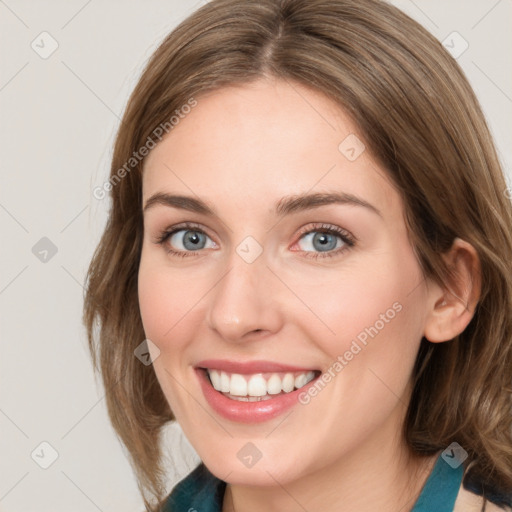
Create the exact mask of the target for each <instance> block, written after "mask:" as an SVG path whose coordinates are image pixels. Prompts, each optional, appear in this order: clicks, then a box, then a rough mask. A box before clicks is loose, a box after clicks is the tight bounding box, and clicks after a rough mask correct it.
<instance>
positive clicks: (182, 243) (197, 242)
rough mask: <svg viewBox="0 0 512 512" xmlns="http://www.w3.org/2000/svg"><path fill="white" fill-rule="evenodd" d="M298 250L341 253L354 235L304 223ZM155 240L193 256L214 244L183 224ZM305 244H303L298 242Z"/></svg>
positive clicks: (306, 253) (312, 254)
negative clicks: (304, 226)
mask: <svg viewBox="0 0 512 512" xmlns="http://www.w3.org/2000/svg"><path fill="white" fill-rule="evenodd" d="M300 235H301V236H300V238H299V241H298V242H297V243H296V245H298V246H299V247H300V251H299V252H303V253H304V256H305V257H307V258H327V257H332V256H336V255H338V254H341V253H342V252H344V251H346V250H348V249H350V248H351V247H353V246H354V245H355V240H356V239H355V237H354V236H353V235H351V234H350V233H349V232H348V231H345V230H344V229H341V228H339V227H337V226H331V225H328V224H315V225H313V226H311V225H309V226H306V228H305V229H302V231H301V233H300ZM156 243H158V244H160V245H163V246H164V248H165V250H166V251H167V252H168V253H169V254H171V255H172V256H180V257H186V256H196V255H197V253H198V252H199V251H201V250H202V249H213V248H215V247H217V245H216V244H215V242H213V240H212V239H211V238H210V237H209V236H208V235H207V234H206V233H205V232H204V231H203V230H202V229H200V228H199V227H198V226H196V225H195V224H192V223H185V224H182V225H181V226H176V227H174V229H171V230H169V231H164V232H163V233H161V235H160V236H159V237H158V238H157V240H156ZM303 243H305V247H303V246H302V244H303Z"/></svg>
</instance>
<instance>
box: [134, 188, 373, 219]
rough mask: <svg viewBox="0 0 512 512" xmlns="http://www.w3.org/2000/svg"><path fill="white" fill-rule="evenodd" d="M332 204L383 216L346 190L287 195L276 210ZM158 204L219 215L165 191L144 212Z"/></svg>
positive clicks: (285, 212) (278, 212) (206, 206)
mask: <svg viewBox="0 0 512 512" xmlns="http://www.w3.org/2000/svg"><path fill="white" fill-rule="evenodd" d="M331 204H343V205H345V204H348V205H352V206H360V207H363V208H366V209H368V210H370V211H371V212H373V213H375V214H377V215H379V216H380V217H382V213H381V212H380V210H379V209H378V208H376V207H375V206H373V205H372V204H371V203H369V202H368V201H365V200H364V199H362V198H360V197H357V196H355V195H353V194H347V193H345V192H330V193H321V192H318V193H314V194H298V195H293V196H286V197H283V198H282V199H280V200H279V201H278V202H277V203H276V204H275V207H274V212H275V214H276V215H277V216H280V217H283V216H285V215H289V214H291V213H295V212H300V211H306V210H311V209H314V208H318V207H320V206H326V205H331ZM156 205H164V206H168V207H172V208H180V209H182V210H188V211H191V212H195V213H200V214H203V215H208V216H212V217H218V215H217V214H216V212H215V209H214V208H213V207H212V206H211V205H210V204H208V203H207V202H205V201H202V200H201V199H196V198H194V197H191V196H183V195H172V194H167V193H165V192H157V193H155V194H153V195H152V196H151V197H150V198H149V199H148V200H147V201H146V204H145V205H144V208H143V213H144V212H146V211H147V210H149V209H150V208H152V207H154V206H156Z"/></svg>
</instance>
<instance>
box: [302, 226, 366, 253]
mask: <svg viewBox="0 0 512 512" xmlns="http://www.w3.org/2000/svg"><path fill="white" fill-rule="evenodd" d="M301 235H302V236H301V237H300V239H299V241H298V242H297V245H298V246H299V247H300V248H301V251H303V252H304V253H305V257H307V258H315V259H322V258H330V257H332V256H337V255H339V254H341V253H342V252H345V251H346V250H348V249H350V248H351V247H353V246H354V245H355V240H356V239H355V237H354V236H353V235H352V234H350V233H349V232H348V231H346V230H344V229H341V228H339V227H338V226H331V225H329V224H314V225H313V226H311V225H309V226H306V227H305V228H304V229H302V230H301ZM301 242H305V246H306V247H303V246H301Z"/></svg>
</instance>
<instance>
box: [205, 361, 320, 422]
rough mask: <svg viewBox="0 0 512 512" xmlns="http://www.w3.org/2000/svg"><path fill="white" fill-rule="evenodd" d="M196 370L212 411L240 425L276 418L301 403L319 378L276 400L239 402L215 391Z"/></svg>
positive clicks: (279, 396)
mask: <svg viewBox="0 0 512 512" xmlns="http://www.w3.org/2000/svg"><path fill="white" fill-rule="evenodd" d="M195 370H196V373H197V376H198V378H199V382H200V384H201V389H202V390H203V393H204V396H205V398H206V401H207V402H208V403H209V404H210V406H211V407H212V409H213V410H214V411H216V412H217V413H219V414H220V415H221V416H223V417H224V418H226V419H228V420H231V421H236V422H239V423H261V422H263V421H268V420H271V419H272V418H276V417H277V416H279V415H280V414H283V413H284V412H285V411H287V410H288V409H290V408H292V407H293V406H294V405H295V404H297V403H299V402H298V396H299V394H300V393H301V392H304V390H305V389H306V388H309V386H311V385H312V384H313V383H314V382H315V381H316V379H317V378H318V377H316V378H315V379H313V380H312V381H311V382H308V384H307V385H306V386H303V387H302V388H300V389H296V390H295V391H291V392H290V393H284V394H282V395H278V396H276V397H275V398H270V399H267V400H260V401H259V402H242V401H239V400H231V399H230V398H228V397H226V396H224V395H223V394H222V393H221V392H220V391H217V390H216V389H214V387H213V386H212V385H211V383H210V380H209V379H208V376H207V375H206V371H205V370H203V369H200V368H196V369H195Z"/></svg>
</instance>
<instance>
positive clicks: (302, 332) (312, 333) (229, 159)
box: [139, 79, 478, 512]
mask: <svg viewBox="0 0 512 512" xmlns="http://www.w3.org/2000/svg"><path fill="white" fill-rule="evenodd" d="M197 100H198V105H197V106H196V107H195V108H194V109H193V110H192V112H191V113H190V114H188V115H187V116H186V118H185V119H182V120H181V122H180V123H179V125H178V126H176V127H175V128H174V129H173V131H172V132H170V134H169V135H168V136H167V137H166V138H165V139H163V141H162V142H161V143H160V144H159V145H158V146H157V147H156V148H155V149H153V150H152V152H151V153H150V154H149V156H148V158H147V160H146V162H145V167H144V176H143V204H145V203H146V201H147V200H148V198H149V197H151V196H152V195H153V194H155V193H157V192H167V193H172V194H180V195H188V196H192V197H194V198H201V199H202V200H204V201H206V202H208V204H210V205H211V206H212V208H213V209H214V210H215V211H216V213H217V217H212V216H207V215H203V214H199V213H195V212H190V211H186V210H183V209H177V208H172V207H169V206H164V205H154V206H153V207H151V208H149V209H148V210H147V211H146V212H145V215H144V231H145V233H144V241H143V248H142V255H141V262H140V270H139V301H140V309H141V315H142V320H143V325H144V330H145V333H146V336H147V338H149V339H150V340H151V341H152V342H153V343H154V344H155V345H156V346H157V347H158V349H159V350H160V354H159V356H158V357H157V358H156V360H155V361H154V369H155V372H156V375H157V377H158V380H159V382H160V384H161V386H162V389H163V391H164V394H165V396H166V398H167V400H168V402H169V404H170V406H171V408H172V410H173V412H174V414H175V416H176V418H177V420H178V422H179V423H180V425H181V427H182V428H183V431H184V433H185V435H186V436H187V438H188V439H189V441H190V442H191V444H192V445H193V446H194V448H195V449H196V451H197V452H198V454H199V456H200V457H201V459H202V460H203V461H204V462H205V464H206V466H207V467H208V468H209V469H210V471H212V473H214V474H215V475H216V476H217V477H219V478H221V479H223V480H225V481H227V482H228V484H229V485H228V492H226V495H225V499H224V508H223V510H224V511H227V510H237V511H239V512H240V511H245V512H248V511H256V510H268V511H278V510H279V511H281V512H287V511H295V510H301V508H300V507H304V508H305V509H306V510H323V511H331V510H336V511H340V510H343V511H349V510H358V511H370V510H372V511H373V510H376V509H377V508H378V510H380V511H381V512H385V511H393V512H396V511H397V510H404V511H405V510H410V508H412V505H413V504H414V500H415V499H416V498H417V496H418V494H419V492H420V490H421V487H422V485H423V484H424V482H425V479H426V478H427V476H428V473H429V471H430V470H431V468H432V464H433V462H434V459H435V457H428V458H424V459H418V458H415V457H411V456H410V454H409V452H408V450H407V449H406V447H405V445H404V443H403V440H402V438H401V425H402V422H403V417H404V414H405V412H406V406H407V403H408V400H409V394H410V391H411V389H410V388H411V386H410V384H411V373H412V368H413V364H414V360H415V357H416V354H417V350H418V347H419V344H420V341H421V338H422V336H424V335H425V336H427V338H428V339H429V340H430V341H432V342H441V341H445V340H450V339H451V338H452V337H453V336H454V335H455V334H457V333H458V332H461V331H462V330H463V329H464V328H465V326H466V325H467V323H469V321H470V319H471V316H472V310H473V305H474V303H475V302H476V300H477V296H478V279H477V277H475V275H476V274H475V273H476V272H477V270H478V266H477V261H476V255H475V253H474V250H473V249H472V247H471V246H469V245H468V244H466V243H465V242H462V241H457V242H456V243H455V244H454V248H453V249H452V253H450V254H449V255H448V256H447V257H449V258H451V259H452V260H453V262H454V263H455V264H457V265H459V266H460V276H461V282H460V283H454V287H457V292H456V293H455V295H456V296H457V297H458V298H456V297H455V295H452V294H449V293H447V292H445V291H444V290H443V289H441V288H440V287H439V286H438V285H436V284H434V283H432V282H430V281H429V280H426V279H424V277H423V275H422V272H421V269H420V267H419V264H418V262H417V259H416V257H415V254H414V252H413V249H412V247H411V245H410V242H409V239H408V236H407V231H406V226H405V223H404V217H403V215H404V212H403V203H402V200H401V198H400V196H399V194H398V192H397V191H396V189H395V188H394V187H393V185H392V183H391V181H390V178H389V177H388V176H387V174H386V171H385V170H384V169H382V168H381V167H379V165H378V164H377V163H376V161H375V160H374V159H372V157H371V155H370V151H369V150H366V151H364V152H363V153H362V154H361V155H360V156H359V157H358V158H357V159H356V160H355V161H349V159H347V158H346V156H345V155H344V154H343V153H342V152H341V151H340V150H339V149H338V146H339V144H340V143H341V142H342V141H343V140H344V139H345V138H346V137H347V136H348V135H350V134H356V135H357V133H358V129H357V127H356V126H355V125H354V123H353V122H351V120H350V119H349V118H348V117H347V115H346V114H345V113H344V112H343V111H342V110H341V109H340V108H339V107H338V106H337V105H336V104H335V103H333V102H332V101H331V100H329V99H327V98H325V97H324V96H322V95H321V94H320V93H318V92H316V91H314V90H311V89H309V88H306V87H304V86H301V85H298V84H295V83H293V84H291V83H287V82H283V81H275V80H267V79H265V80H259V81H257V82H254V83H252V84H247V85H244V86H241V87H229V88H224V89H221V90H218V91H215V92H213V93H209V94H207V95H205V96H202V97H198V98H197ZM359 138H360V139H362V136H360V137H359ZM315 192H345V193H350V194H353V195H355V196H357V197H359V198H361V199H363V200H365V201H367V202H368V203H371V204H372V205H373V206H374V207H375V208H377V209H378V210H379V212H380V214H377V213H375V212H373V211H372V210H371V209H369V208H365V207H362V206H357V205H353V204H344V205H341V204H332V205H327V206H320V207H317V208H314V209H310V210H307V211H301V212H293V213H291V214H289V215H287V216H285V217H279V216H276V215H275V214H274V213H273V210H274V205H275V203H276V202H278V201H279V200H280V199H281V198H283V197H284V196H288V195H294V194H301V193H315ZM186 221H188V222H193V223H195V224H198V225H199V227H200V229H201V230H202V231H204V232H205V233H206V235H208V236H207V238H206V245H204V248H202V249H199V250H198V252H197V253H195V254H193V255H191V256H187V257H179V256H173V255H172V254H169V253H168V252H167V250H166V249H167V248H173V249H174V250H177V251H180V250H181V251H183V252H184V251H186V250H187V249H186V248H184V246H183V245H182V242H183V238H184V237H183V235H184V234H185V231H186V230H187V229H194V228H184V229H185V231H181V232H179V233H177V234H176V235H174V237H173V238H172V243H171V240H169V239H168V240H167V242H166V243H165V244H164V245H159V244H158V243H155V240H156V239H157V238H158V236H159V235H160V234H161V233H162V232H163V231H165V230H168V229H169V228H170V227H172V226H175V225H177V224H179V223H182V222H186ZM319 224H321V225H324V226H325V225H329V226H338V227H339V228H341V229H343V230H346V231H348V232H349V233H350V234H351V235H352V237H355V239H356V242H355V245H354V246H352V247H350V246H349V245H346V244H344V243H343V241H342V240H341V239H339V241H338V244H337V247H343V246H344V247H345V249H344V250H343V251H342V252H338V253H337V254H335V255H334V256H333V257H326V256H325V252H321V250H319V249H318V247H319V244H313V242H312V241H311V237H312V236H313V235H314V234H315V233H316V231H315V229H316V230H318V228H319V227H320V226H319ZM302 228H306V230H305V231H303V232H301V231H300V230H301V229H302ZM311 232H313V234H312V235H304V234H303V233H311ZM248 236H251V237H253V238H254V239H255V240H257V242H258V243H259V244H260V246H261V247H262V248H263V252H262V254H261V255H260V256H259V257H258V258H256V259H255V261H254V262H252V263H247V262H246V261H245V260H244V259H243V258H242V257H241V256H240V255H239V254H238V253H237V251H236V249H237V246H238V245H239V244H240V243H241V242H242V241H243V240H244V239H245V238H246V237H248ZM333 236H335V237H336V235H333ZM335 239H337V238H335ZM336 250H338V249H337V248H336V249H332V250H331V251H330V252H331V254H333V253H334V252H335V251H336ZM189 252H190V250H189ZM308 255H318V256H319V258H318V259H314V258H313V257H308ZM393 304H395V308H398V306H396V304H398V305H399V306H400V311H399V312H397V313H396V315H394V317H393V318H392V319H389V318H388V322H385V325H384V327H383V328H382V329H380V330H379V332H378V334H377V335H375V336H374V337H373V338H372V337H369V338H368V343H367V345H366V346H364V347H363V348H362V350H361V351H360V352H359V353H358V354H357V355H355V356H354V357H353V359H352V360H351V361H349V362H348V364H347V365H346V366H344V368H343V369H342V370H341V371H339V372H338V373H337V374H336V377H335V378H334V379H332V380H331V382H329V383H328V384H327V385H326V386H325V388H324V389H323V390H322V391H321V392H320V393H319V394H318V395H317V396H315V397H314V398H312V399H311V401H310V403H308V404H307V405H301V404H297V405H296V406H294V407H293V408H292V409H291V410H289V411H287V412H285V413H284V414H283V415H281V416H279V417H277V418H275V419H273V420H270V421H267V422H263V423H259V424H249V425H247V424H240V423H236V422H231V421H228V420H226V419H224V418H223V417H222V416H219V415H218V414H217V413H216V412H214V411H213V410H212V409H211V407H210V406H209V404H208V403H207V402H206V400H205V398H204V396H203V394H202V391H201V389H200V386H199V382H198V379H197V376H196V374H195V372H194V370H193V367H194V365H195V364H196V363H198V362H199V361H200V360H202V359H209V358H218V359H231V360H236V361H248V360H269V361H276V362H282V363H285V364H291V365H297V366H301V367H310V368H312V369H321V370H322V371H327V370H328V369H329V368H330V367H332V366H333V363H334V361H336V359H337V358H338V356H340V355H343V354H344V353H345V352H346V351H347V350H348V349H349V348H350V346H351V343H352V341H353V340H354V339H356V337H357V336H358V334H360V333H361V332H362V331H364V330H365V328H368V327H370V326H374V325H375V324H376V322H377V320H379V319H381V318H382V317H381V315H382V314H385V313H386V311H387V310H389V309H390V308H391V309H392V308H393ZM378 325H379V326H380V325H381V324H378ZM249 441H250V442H252V443H253V444H254V445H256V447H257V448H258V449H259V450H260V452H261V453H262V458H261V459H260V460H259V461H258V462H257V463H256V464H255V465H254V466H253V467H251V468H247V467H245V466H244V465H243V464H242V463H241V462H240V460H239V459H238V457H237V452H238V451H239V450H240V449H241V448H242V447H243V446H244V445H245V444H246V443H247V442H249ZM402 507H404V508H403V509H402Z"/></svg>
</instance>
